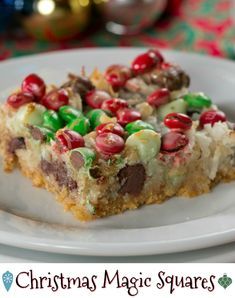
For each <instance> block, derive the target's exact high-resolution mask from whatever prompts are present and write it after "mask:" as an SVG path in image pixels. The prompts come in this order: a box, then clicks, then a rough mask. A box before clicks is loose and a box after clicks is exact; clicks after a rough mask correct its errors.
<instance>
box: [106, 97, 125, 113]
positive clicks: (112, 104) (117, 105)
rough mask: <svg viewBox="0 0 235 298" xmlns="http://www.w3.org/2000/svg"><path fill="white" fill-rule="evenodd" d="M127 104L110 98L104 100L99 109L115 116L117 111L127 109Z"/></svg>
mask: <svg viewBox="0 0 235 298" xmlns="http://www.w3.org/2000/svg"><path fill="white" fill-rule="evenodd" d="M127 107H128V104H127V102H126V101H125V100H124V99H120V98H110V99H107V100H105V101H104V102H103V103H102V105H101V109H102V110H105V111H110V112H112V113H113V114H116V113H117V111H118V110H120V109H123V108H127Z"/></svg>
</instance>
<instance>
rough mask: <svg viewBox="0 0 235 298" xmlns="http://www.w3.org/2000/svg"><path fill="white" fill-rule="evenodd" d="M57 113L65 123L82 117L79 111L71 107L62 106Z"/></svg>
mask: <svg viewBox="0 0 235 298" xmlns="http://www.w3.org/2000/svg"><path fill="white" fill-rule="evenodd" d="M58 113H59V116H60V117H61V118H62V119H63V120H64V121H65V122H67V123H69V122H71V121H73V120H75V119H76V118H79V117H81V116H82V112H81V111H80V110H77V109H75V108H74V107H72V106H62V107H60V109H59V112H58Z"/></svg>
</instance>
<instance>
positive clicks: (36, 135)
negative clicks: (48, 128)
mask: <svg viewBox="0 0 235 298" xmlns="http://www.w3.org/2000/svg"><path fill="white" fill-rule="evenodd" d="M30 133H31V136H32V137H33V139H34V140H37V141H40V142H44V141H45V139H46V136H45V135H43V133H42V132H41V130H40V129H39V128H38V127H35V126H31V127H30Z"/></svg>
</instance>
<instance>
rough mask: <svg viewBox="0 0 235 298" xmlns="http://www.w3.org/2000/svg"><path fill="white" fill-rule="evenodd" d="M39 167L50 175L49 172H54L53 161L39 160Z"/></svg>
mask: <svg viewBox="0 0 235 298" xmlns="http://www.w3.org/2000/svg"><path fill="white" fill-rule="evenodd" d="M40 167H41V169H42V171H43V172H44V173H45V174H46V175H50V174H53V173H54V167H53V163H51V162H49V161H47V160H45V159H42V160H41V164H40Z"/></svg>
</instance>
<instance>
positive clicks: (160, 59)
mask: <svg viewBox="0 0 235 298" xmlns="http://www.w3.org/2000/svg"><path fill="white" fill-rule="evenodd" d="M149 53H150V55H152V56H154V57H155V60H156V61H157V62H158V63H163V62H164V58H163V56H162V54H161V53H160V52H159V51H158V50H157V49H150V50H149Z"/></svg>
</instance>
